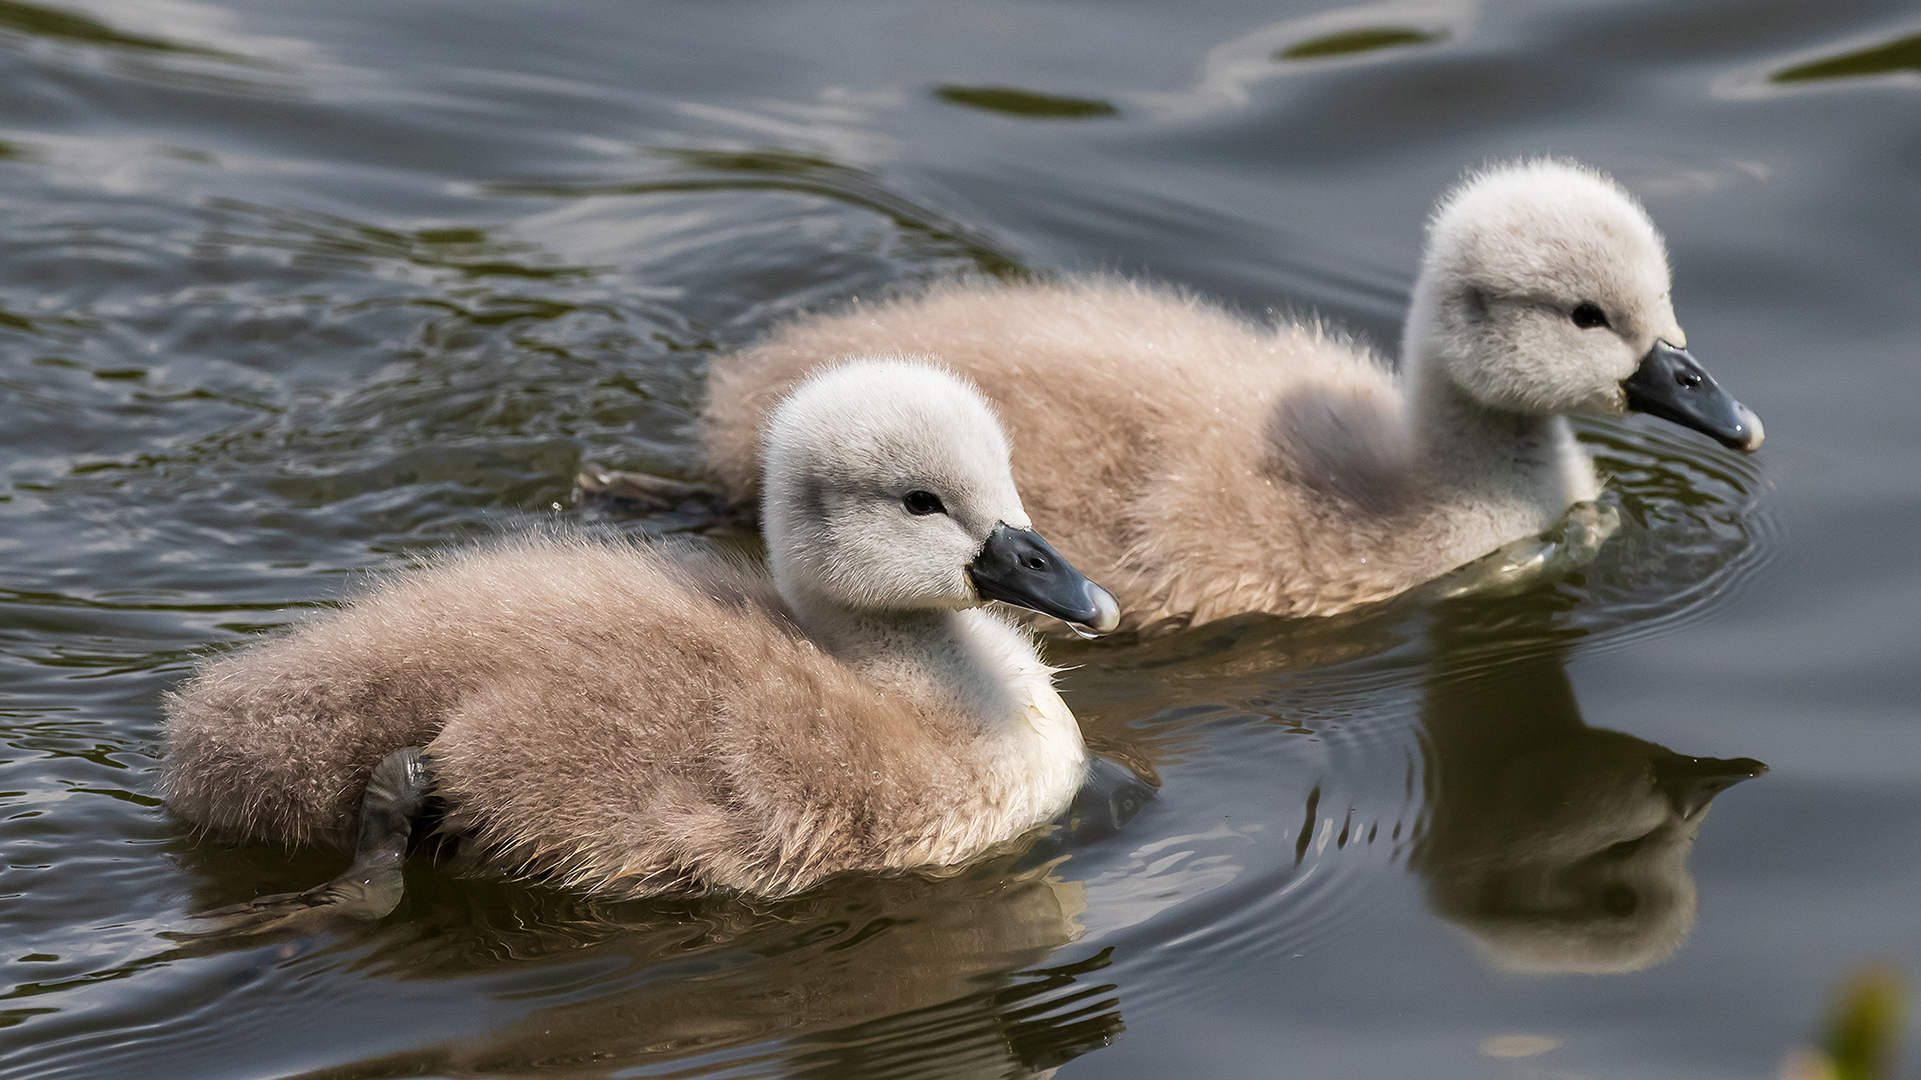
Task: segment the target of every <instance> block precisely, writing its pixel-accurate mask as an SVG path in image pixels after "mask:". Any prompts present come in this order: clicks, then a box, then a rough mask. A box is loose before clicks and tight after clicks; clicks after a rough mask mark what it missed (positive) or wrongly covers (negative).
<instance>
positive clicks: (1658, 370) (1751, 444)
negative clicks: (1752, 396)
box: [1621, 341, 1764, 452]
mask: <svg viewBox="0 0 1921 1080" xmlns="http://www.w3.org/2000/svg"><path fill="white" fill-rule="evenodd" d="M1621 388H1622V389H1623V390H1626V391H1627V395H1628V408H1630V409H1633V410H1634V411H1635V412H1644V413H1647V414H1648V415H1650V416H1658V417H1660V418H1661V419H1663V420H1669V421H1672V422H1674V423H1676V424H1679V425H1681V426H1682V427H1686V428H1693V429H1694V430H1696V431H1698V432H1700V433H1701V434H1703V435H1706V436H1708V437H1710V438H1712V439H1715V440H1717V441H1718V442H1720V444H1721V445H1723V446H1727V447H1732V448H1733V449H1736V450H1745V451H1749V452H1752V451H1754V450H1757V449H1759V448H1760V446H1761V439H1762V438H1763V437H1764V436H1763V432H1762V430H1761V418H1760V417H1758V416H1756V415H1754V410H1753V409H1750V408H1748V407H1747V406H1746V405H1743V404H1741V403H1740V402H1738V401H1736V400H1734V398H1733V397H1731V396H1730V395H1729V394H1728V392H1727V391H1726V390H1723V389H1721V387H1720V385H1719V384H1718V383H1716V382H1715V381H1714V376H1712V375H1709V374H1708V373H1707V369H1706V368H1703V367H1702V366H1701V365H1700V364H1697V363H1695V362H1694V357H1692V356H1690V355H1688V351H1687V350H1686V349H1677V348H1675V347H1674V346H1672V345H1669V344H1668V343H1667V342H1665V341H1657V342H1655V343H1654V348H1652V349H1649V350H1648V354H1647V355H1646V356H1645V357H1642V358H1641V366H1640V367H1639V368H1637V369H1635V372H1634V374H1632V375H1629V376H1628V377H1627V379H1626V380H1625V381H1623V382H1622V383H1621Z"/></svg>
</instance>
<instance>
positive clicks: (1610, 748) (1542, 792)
mask: <svg viewBox="0 0 1921 1080" xmlns="http://www.w3.org/2000/svg"><path fill="white" fill-rule="evenodd" d="M1498 610H1500V609H1480V610H1478V611H1477V610H1476V609H1471V608H1465V607H1461V606H1455V607H1450V608H1448V609H1445V610H1444V611H1443V612H1442V613H1441V615H1440V619H1439V622H1438V623H1437V624H1436V626H1435V627H1434V629H1433V640H1434V645H1435V649H1436V659H1435V663H1434V668H1433V670H1432V672H1431V674H1430V676H1429V679H1428V684H1427V691H1426V697H1425V699H1424V701H1423V704H1422V709H1421V721H1422V725H1423V730H1424V734H1425V736H1426V739H1427V742H1428V746H1429V760H1428V765H1427V788H1428V801H1427V809H1426V821H1425V831H1424V834H1423V835H1422V838H1421V841H1420V843H1419V844H1418V845H1417V847H1416V850H1415V853H1414V858H1413V865H1414V866H1415V868H1416V869H1417V871H1418V872H1419V873H1420V874H1421V876H1422V878H1423V879H1424V880H1425V881H1426V883H1427V891H1428V899H1429V901H1430V902H1431V903H1432V904H1433V906H1434V909H1435V911H1436V912H1437V913H1438V914H1439V915H1441V917H1442V918H1445V919H1447V920H1448V921H1449V922H1452V923H1454V924H1455V925H1457V926H1459V927H1461V928H1462V929H1464V930H1466V931H1467V932H1468V933H1469V934H1470V935H1472V937H1473V939H1474V940H1475V942H1476V944H1478V945H1479V946H1480V947H1481V949H1482V952H1483V955H1484V957H1485V958H1486V959H1487V960H1488V961H1489V962H1491V963H1492V964H1493V965H1494V966H1496V967H1498V968H1502V969H1505V970H1510V971H1525V972H1538V973H1548V972H1568V973H1572V972H1585V973H1592V974H1601V973H1613V972H1627V971H1639V970H1641V969H1643V968H1647V967H1650V966H1652V965H1654V964H1658V963H1660V962H1662V961H1663V960H1666V959H1667V958H1668V957H1669V956H1671V955H1673V953H1674V952H1675V950H1676V949H1678V948H1680V946H1681V943H1682V942H1683V941H1684V940H1686V938H1687V935H1688V931H1689V930H1690V929H1691V928H1692V927H1693V924H1694V910H1695V891H1694V879H1693V878H1692V877H1690V876H1689V874H1688V870H1687V856H1688V850H1689V849H1690V848H1691V847H1692V846H1693V844H1694V838H1695V835H1696V834H1697V833H1698V832H1699V831H1700V828H1701V822H1702V820H1703V819H1704V818H1705V817H1706V815H1707V808H1708V802H1709V800H1710V799H1712V798H1713V797H1714V796H1715V795H1716V794H1718V793H1719V792H1720V791H1722V790H1723V789H1725V788H1727V787H1729V786H1731V785H1733V784H1736V783H1739V782H1740V781H1742V780H1745V779H1748V778H1750V777H1754V776H1758V775H1760V774H1761V773H1763V772H1766V771H1767V766H1765V765H1763V764H1761V763H1760V762H1758V761H1755V760H1753V759H1751V758H1735V759H1732V760H1720V759H1716V758H1694V757H1688V756H1686V755H1683V754H1677V753H1675V752H1674V751H1672V750H1669V749H1667V748H1665V747H1662V746H1657V745H1655V744H1654V743H1651V742H1647V741H1645V740H1642V739H1637V738H1635V737H1633V736H1631V735H1626V734H1623V733H1621V732H1618V731H1603V730H1600V729H1597V728H1590V727H1588V726H1587V725H1586V724H1585V723H1583V722H1582V720H1581V713H1580V706H1579V705H1578V704H1577V703H1576V702H1575V700H1574V692H1573V688H1572V686H1571V685H1570V684H1569V682H1568V678H1567V674H1566V672H1565V670H1564V669H1563V660H1564V655H1563V652H1564V646H1560V645H1557V644H1556V643H1554V642H1553V641H1552V640H1551V639H1550V638H1549V637H1548V636H1547V635H1546V634H1541V633H1536V634H1534V635H1529V634H1527V633H1526V632H1525V630H1524V629H1523V630H1522V631H1520V632H1517V628H1516V627H1515V626H1514V624H1513V620H1512V618H1511V617H1509V618H1499V617H1497V618H1494V619H1492V620H1486V619H1485V616H1486V615H1487V614H1488V613H1489V612H1490V611H1498ZM1537 625H1538V624H1537ZM1496 626H1498V627H1499V632H1498V633H1492V632H1490V630H1492V629H1493V628H1494V627H1496ZM1530 636H1532V637H1533V638H1534V639H1535V640H1534V641H1533V642H1531V643H1529V642H1528V641H1527V639H1528V638H1529V637H1530ZM1516 642H1521V643H1523V644H1521V645H1520V646H1519V647H1518V648H1517V647H1516Z"/></svg>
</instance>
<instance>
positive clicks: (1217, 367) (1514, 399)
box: [704, 161, 1762, 629]
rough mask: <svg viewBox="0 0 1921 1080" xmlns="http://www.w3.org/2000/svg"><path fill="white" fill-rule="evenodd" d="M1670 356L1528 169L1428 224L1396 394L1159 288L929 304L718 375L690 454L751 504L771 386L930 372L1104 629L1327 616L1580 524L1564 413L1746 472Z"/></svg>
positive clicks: (1635, 273) (1611, 228) (1563, 175)
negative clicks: (865, 367)
mask: <svg viewBox="0 0 1921 1080" xmlns="http://www.w3.org/2000/svg"><path fill="white" fill-rule="evenodd" d="M1686 344H1687V339H1686V336H1685V334H1684V333H1683V332H1682V330H1681V327H1680V325H1679V323H1678V322H1677V321H1676V319H1675V315H1674V310H1673V306H1672V304H1671V302H1670V299H1669V272H1668V266H1667V255H1666V249H1665V246H1664V244H1663V241H1662V239H1661V236H1660V234H1659V233H1658V232H1657V231H1656V230H1655V228H1654V226H1653V224H1652V223H1651V222H1650V221H1649V219H1648V217H1647V214H1646V213H1645V212H1644V211H1643V210H1642V208H1641V207H1640V205H1639V204H1638V203H1637V202H1636V201H1635V200H1634V199H1633V198H1632V197H1631V196H1629V195H1628V194H1627V193H1626V192H1625V191H1624V190H1622V189H1621V188H1620V187H1619V186H1618V185H1616V184H1615V183H1614V182H1613V181H1611V180H1609V179H1607V178H1606V177H1603V176H1601V175H1599V174H1597V173H1595V172H1593V171H1591V170H1588V169H1585V168H1582V167H1580V166H1575V165H1571V164H1565V163H1560V162H1553V161H1536V162H1528V163H1523V164H1518V165H1510V166H1504V167H1500V168H1495V169H1492V170H1489V171H1487V172H1484V173H1481V174H1478V175H1475V176H1471V177H1469V178H1468V179H1467V180H1466V181H1464V182H1463V183H1462V184H1461V185H1460V186H1459V187H1457V188H1456V189H1455V190H1453V191H1452V192H1450V193H1449V194H1448V195H1447V196H1446V197H1444V198H1443V199H1442V200H1441V203H1440V205H1439V207H1438V208H1437V210H1436V212H1435V214H1434V216H1433V218H1432V220H1431V222H1430V224H1429V229H1428V243H1427V248H1426V253H1425V256H1424V258H1423V261H1422V266H1421V273H1420V276H1419V279H1418V280H1417V281H1416V283H1415V287H1414V293H1413V302H1412V307H1411V309H1410V311H1409V314H1408V320H1407V325H1406V330H1405V336H1404V340H1403V344H1402V362H1401V365H1400V372H1399V373H1398V374H1396V373H1395V372H1393V371H1392V370H1390V368H1389V367H1388V365H1386V364H1385V363H1383V362H1382V361H1381V360H1379V359H1377V358H1376V357H1374V356H1372V355H1370V354H1369V353H1368V352H1367V351H1366V350H1365V349H1363V348H1361V347H1359V346H1357V345H1356V344H1354V343H1353V342H1351V341H1348V340H1345V339H1343V338H1341V337H1339V336H1336V335H1333V334H1330V333H1328V332H1326V331H1325V330H1323V329H1322V328H1321V327H1319V326H1317V325H1309V324H1299V323H1285V324H1282V325H1279V326H1276V327H1269V326H1262V325H1255V324H1252V323H1250V322H1248V321H1246V320H1244V319H1241V318H1239V317H1236V316H1234V315H1232V314H1230V313H1228V312H1227V311H1225V310H1223V309H1222V308H1220V307H1218V306H1215V305H1212V304H1209V303H1206V302H1203V301H1201V300H1198V299H1195V298H1193V297H1191V296H1188V295H1186V294H1183V293H1179V292H1175V291H1171V290H1167V289H1162V288H1156V287H1152V286H1147V285H1142V284H1138V283H1133V282H1128V281H1123V280H1116V279H1107V278H1097V279H1091V280H1087V279H1082V280H1066V281H1056V282H1039V283H1018V284H1001V283H990V282H954V283H948V284H945V285H941V286H937V287H935V288H933V289H931V290H929V291H927V292H926V293H924V294H922V295H920V296H917V297H912V298H907V299H901V300H896V301H892V302H886V303H881V304H877V305H872V304H856V305H854V306H852V307H851V308H849V309H847V310H844V311H841V312H838V313H834V314H829V315H823V316H814V317H808V318H803V319H800V320H798V321H795V322H793V323H791V324H789V325H787V326H785V327H783V328H781V329H779V330H778V331H776V332H775V333H774V334H773V335H772V336H771V337H770V338H769V339H768V340H766V341H765V342H764V343H762V344H760V345H759V346H757V347H755V348H753V349H751V350H749V351H746V352H744V353H741V354H737V355H734V356H731V357H727V358H724V359H722V360H720V361H718V362H717V363H716V365H715V368H714V372H713V377H712V382H711V387H710V401H709V406H708V410H707V414H706V418H705V435H704V437H705V440H706V444H707V448H708V451H709V461H710V465H711V468H712V470H713V472H714V474H715V475H716V477H717V478H718V479H719V480H720V481H721V482H723V483H724V484H726V485H727V486H728V489H729V491H730V492H731V493H732V494H733V495H734V497H736V498H737V499H746V498H751V497H752V496H753V495H754V493H755V492H757V491H758V490H759V486H760V477H759V466H758V464H757V463H756V461H755V456H754V453H753V446H754V445H755V442H756V432H757V431H758V430H759V429H760V427H761V425H762V424H763V423H764V422H765V419H766V416H767V413H768V410H769V408H770V407H771V405H772V404H773V403H774V402H775V401H777V400H779V398H780V397H781V395H782V394H784V393H785V392H786V389H787V388H788V387H790V386H792V385H793V384H794V383H795V382H797V381H798V380H800V379H803V378H805V377H806V376H807V373H808V372H810V371H812V370H814V369H815V368H817V367H818V366H820V365H822V364H825V363H830V362H832V361H833V360H835V359H836V358H838V357H842V356H846V355H849V354H857V353H861V352H868V351H873V350H878V349H891V350H900V349H913V350H928V351H938V353H939V355H940V356H941V358H942V359H943V361H945V362H946V363H947V364H949V365H951V366H952V367H953V368H954V369H955V370H957V371H959V372H961V373H963V374H965V375H967V376H969V377H971V378H972V379H974V380H975V382H976V383H977V384H978V385H979V386H980V387H981V388H982V390H983V391H984V392H985V393H986V394H987V395H988V396H989V397H990V398H991V399H992V400H993V401H994V402H995V404H996V405H997V407H998V408H999V411H1000V414H1001V416H1002V418H1003V421H1004V422H1005V423H1006V425H1007V428H1008V432H1009V435H1010V437H1011V438H1012V440H1013V444H1014V448H1015V453H1014V462H1015V478H1016V480H1017V482H1018V483H1019V484H1020V486H1021V490H1022V492H1023V493H1024V495H1025V496H1026V498H1027V501H1028V505H1029V507H1030V508H1031V509H1032V512H1033V514H1034V518H1035V520H1036V521H1037V522H1039V523H1040V527H1041V528H1042V529H1044V530H1046V531H1048V532H1049V534H1050V535H1054V536H1058V537H1060V538H1061V542H1062V545H1063V546H1062V551H1063V552H1064V553H1065V554H1066V555H1067V556H1068V557H1069V558H1070V559H1072V560H1073V561H1074V562H1075V564H1076V565H1079V566H1081V567H1083V568H1084V569H1085V570H1086V571H1087V572H1088V573H1090V574H1093V575H1094V576H1095V577H1097V578H1098V579H1100V580H1102V581H1103V582H1104V583H1106V584H1107V585H1108V587H1109V588H1112V589H1113V590H1114V591H1115V593H1116V595H1117V596H1118V598H1119V599H1120V601H1121V605H1122V610H1123V617H1124V622H1123V625H1124V626H1127V627H1131V628H1135V629H1167V628H1178V627H1180V626H1184V625H1187V624H1189V623H1193V622H1205V621H1208V620H1211V619H1216V618H1221V617H1224V616H1227V615H1233V614H1236V613H1239V612H1247V611H1262V612H1271V613H1274V614H1279V615H1290V616H1293V615H1326V614H1333V613H1336V612H1340V611H1343V610H1346V609H1348V608H1352V607H1355V606H1357V605H1360V604H1364V603H1368V602H1371V601H1376V600H1380V599H1384V598H1386V597H1390V596H1393V595H1395V594H1397V593H1400V592H1402V591H1404V590H1406V589H1408V588H1410V587H1412V586H1414V585H1417V584H1419V583H1422V582H1425V581H1427V580H1429V579H1432V578H1434V577H1436V576H1438V575H1440V574H1442V573H1445V572H1446V571H1448V570H1450V569H1453V568H1455V567H1457V566H1460V565H1462V564H1464V563H1466V562H1469V561H1471V560H1473V559H1475V558H1476V557H1478V556H1481V555H1483V554H1486V553H1488V552H1490V551H1492V550H1494V549H1495V548H1498V547H1500V546H1501V545H1503V544H1506V543H1508V542H1511V541H1515V540H1519V539H1522V538H1524V537H1527V536H1530V535H1532V534H1535V533H1539V532H1541V531H1543V530H1545V529H1547V528H1549V527H1550V526H1552V525H1553V524H1554V523H1555V522H1556V520H1557V519H1559V518H1560V516H1561V515H1562V514H1563V513H1565V512H1566V511H1567V509H1568V507H1569V506H1570V505H1572V504H1574V503H1577V502H1581V501H1583V500H1589V499H1593V498H1595V497H1596V496H1597V495H1598V494H1599V492H1600V481H1599V480H1598V478H1597V476H1596V474H1595V471H1594V467H1593V465H1592V464H1591V462H1590V461H1589V459H1588V457H1587V455H1586V454H1585V453H1584V452H1582V450H1581V449H1580V448H1579V446H1578V445H1577V444H1576V442H1575V439H1574V436H1573V433H1572V431H1571V430H1570V428H1569V425H1568V422H1567V420H1566V416H1567V415H1568V414H1571V413H1588V414H1595V415H1604V416H1605V415H1620V414H1622V413H1625V412H1628V411H1645V412H1650V413H1653V414H1655V415H1659V416H1662V417H1665V418H1667V419H1669V420H1672V421H1674V422H1677V423H1680V424H1683V425H1685V426H1688V427H1692V428H1694V429H1696V430H1700V431H1703V432H1705V433H1707V434H1709V435H1711V436H1713V437H1714V438H1716V439H1718V440H1720V441H1721V442H1723V443H1724V444H1726V445H1729V446H1734V447H1738V448H1740V449H1744V450H1752V449H1754V448H1755V447H1757V446H1759V444H1760V442H1761V437H1762V432H1761V426H1760V422H1759V421H1758V419H1756V418H1755V416H1754V414H1753V413H1752V412H1750V411H1748V410H1747V409H1746V408H1745V407H1743V406H1741V405H1740V404H1739V403H1738V402H1736V401H1735V400H1734V399H1733V398H1731V397H1729V396H1728V395H1727V394H1726V393H1725V392H1723V391H1721V390H1720V388H1719V387H1718V386H1716V385H1715V384H1714V381H1713V380H1712V379H1711V378H1709V377H1708V376H1707V374H1706V372H1705V371H1703V370H1702V369H1701V368H1700V367H1699V366H1698V365H1697V364H1695V363H1694V361H1693V359H1692V357H1690V356H1689V355H1688V354H1687V352H1686V351H1685V346H1686Z"/></svg>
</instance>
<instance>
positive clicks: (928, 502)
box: [901, 491, 947, 516]
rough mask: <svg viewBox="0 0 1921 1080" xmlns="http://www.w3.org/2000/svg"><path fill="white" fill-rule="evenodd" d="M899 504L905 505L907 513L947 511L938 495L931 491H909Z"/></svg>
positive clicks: (940, 512) (924, 513)
mask: <svg viewBox="0 0 1921 1080" xmlns="http://www.w3.org/2000/svg"><path fill="white" fill-rule="evenodd" d="M901 505H902V506H905V507H907V512H908V513H910V514H917V515H921V516H926V515H928V514H945V513H946V512H947V507H945V506H943V505H941V501H940V496H939V495H936V494H934V493H933V492H931V491H910V492H908V493H907V495H906V497H905V498H903V499H901Z"/></svg>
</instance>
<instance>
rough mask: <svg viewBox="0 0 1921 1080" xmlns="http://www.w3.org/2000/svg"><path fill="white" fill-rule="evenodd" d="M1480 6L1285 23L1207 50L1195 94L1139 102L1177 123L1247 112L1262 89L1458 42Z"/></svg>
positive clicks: (1392, 2)
mask: <svg viewBox="0 0 1921 1080" xmlns="http://www.w3.org/2000/svg"><path fill="white" fill-rule="evenodd" d="M1478 7H1479V5H1478V4H1477V3H1475V2H1474V0H1388V2H1386V3H1376V4H1361V5H1357V6H1355V7H1349V8H1338V9H1336V10H1334V11H1324V12H1321V13H1319V14H1316V15H1308V16H1304V17H1301V18H1293V19H1285V20H1282V21H1281V22H1277V23H1272V24H1270V25H1268V26H1263V27H1261V28H1260V29H1258V30H1255V31H1252V32H1250V33H1247V34H1243V35H1242V36H1240V37H1238V38H1235V39H1234V40H1232V41H1229V42H1225V43H1223V44H1221V45H1217V46H1215V47H1214V48H1213V49H1210V50H1208V53H1207V57H1206V59H1204V60H1202V61H1201V70H1200V76H1199V78H1198V79H1197V80H1196V82H1195V84H1194V86H1193V87H1192V88H1190V89H1188V90H1185V91H1182V92H1179V93H1173V94H1136V95H1133V97H1135V98H1136V99H1137V100H1139V101H1140V102H1141V103H1143V104H1145V105H1148V106H1150V107H1151V108H1153V109H1154V110H1155V111H1156V112H1157V113H1159V114H1160V115H1161V117H1162V118H1163V119H1171V120H1183V119H1188V118H1191V117H1196V116H1203V115H1206V114H1207V113H1211V112H1216V111H1219V110H1222V109H1238V108H1245V107H1246V106H1247V105H1248V104H1249V103H1251V102H1252V101H1253V100H1254V98H1253V94H1252V92H1251V90H1250V88H1251V87H1253V86H1254V85H1255V84H1256V83H1262V82H1266V81H1267V80H1269V79H1277V78H1280V77H1282V76H1284V75H1294V74H1301V73H1305V72H1309V71H1317V70H1322V69H1325V68H1326V67H1328V66H1330V65H1335V64H1340V65H1346V64H1353V63H1367V62H1370V61H1373V60H1376V59H1387V58H1389V57H1393V56H1399V55H1401V54H1403V53H1405V52H1406V51H1407V50H1409V49H1415V48H1422V47H1429V46H1438V45H1442V44H1445V43H1447V42H1449V41H1451V40H1457V39H1459V38H1461V37H1463V36H1465V35H1466V33H1467V31H1468V29H1469V28H1470V27H1472V26H1473V24H1474V17H1475V15H1476V13H1477V9H1478Z"/></svg>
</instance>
